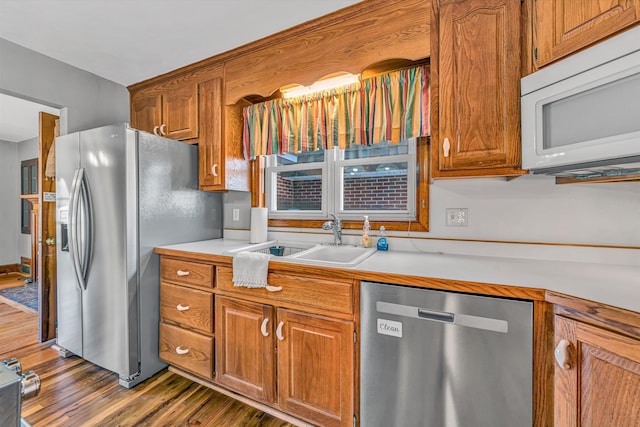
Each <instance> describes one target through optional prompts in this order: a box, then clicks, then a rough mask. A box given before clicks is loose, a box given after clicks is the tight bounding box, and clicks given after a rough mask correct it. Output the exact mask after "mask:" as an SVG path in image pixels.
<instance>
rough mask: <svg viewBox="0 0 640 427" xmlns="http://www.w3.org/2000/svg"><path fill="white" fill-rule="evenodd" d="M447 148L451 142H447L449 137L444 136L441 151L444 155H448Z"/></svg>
mask: <svg viewBox="0 0 640 427" xmlns="http://www.w3.org/2000/svg"><path fill="white" fill-rule="evenodd" d="M449 150H451V143H450V142H449V138H445V139H444V142H443V143H442V151H443V154H444V156H445V157H449Z"/></svg>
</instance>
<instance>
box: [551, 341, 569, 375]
mask: <svg viewBox="0 0 640 427" xmlns="http://www.w3.org/2000/svg"><path fill="white" fill-rule="evenodd" d="M570 346H571V343H570V342H569V341H567V340H565V339H562V340H560V342H559V343H558V345H557V346H556V349H555V351H554V352H553V355H554V356H555V358H556V362H557V363H558V366H560V367H561V368H562V369H571V365H570V364H569V358H570V355H569V347H570Z"/></svg>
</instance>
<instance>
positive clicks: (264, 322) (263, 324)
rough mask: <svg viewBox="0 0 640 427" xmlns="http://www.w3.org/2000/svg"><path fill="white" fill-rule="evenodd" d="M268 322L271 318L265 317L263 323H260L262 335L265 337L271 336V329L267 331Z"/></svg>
mask: <svg viewBox="0 0 640 427" xmlns="http://www.w3.org/2000/svg"><path fill="white" fill-rule="evenodd" d="M267 323H269V318H268V317H265V318H264V319H263V320H262V325H260V332H262V336H263V337H268V336H269V331H267Z"/></svg>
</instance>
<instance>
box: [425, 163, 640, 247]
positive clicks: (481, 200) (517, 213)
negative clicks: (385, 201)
mask: <svg viewBox="0 0 640 427" xmlns="http://www.w3.org/2000/svg"><path fill="white" fill-rule="evenodd" d="M430 193H431V194H430V196H431V197H430V199H431V203H430V219H431V221H430V232H429V233H427V235H428V237H446V238H460V239H481V240H502V241H517V242H545V243H574V244H593V245H619V246H640V185H639V184H638V183H634V182H618V183H602V184H565V185H556V184H555V179H554V178H552V177H548V176H536V175H527V176H523V177H520V178H517V179H515V180H512V181H506V180H504V179H498V178H495V179H494V178H483V179H457V180H441V181H435V182H434V183H433V184H432V185H431V186H430ZM446 208H468V209H469V218H468V219H469V225H468V226H467V227H447V226H445V209H446Z"/></svg>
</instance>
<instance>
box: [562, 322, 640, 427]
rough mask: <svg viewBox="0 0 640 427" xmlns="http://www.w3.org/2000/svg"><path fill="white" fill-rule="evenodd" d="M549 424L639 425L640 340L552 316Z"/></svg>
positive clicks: (564, 426) (569, 426)
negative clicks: (551, 420) (551, 411)
mask: <svg viewBox="0 0 640 427" xmlns="http://www.w3.org/2000/svg"><path fill="white" fill-rule="evenodd" d="M554 356H555V359H556V365H555V372H554V425H556V426H562V427H571V426H594V427H595V426H616V427H637V426H639V425H640V399H639V398H638V396H640V340H637V339H634V338H630V337H627V336H626V335H622V334H619V333H615V332H611V331H608V330H605V329H602V328H599V327H596V326H592V325H589V324H586V323H582V322H579V321H576V320H572V319H569V318H566V317H563V316H558V315H556V316H555V352H554Z"/></svg>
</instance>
